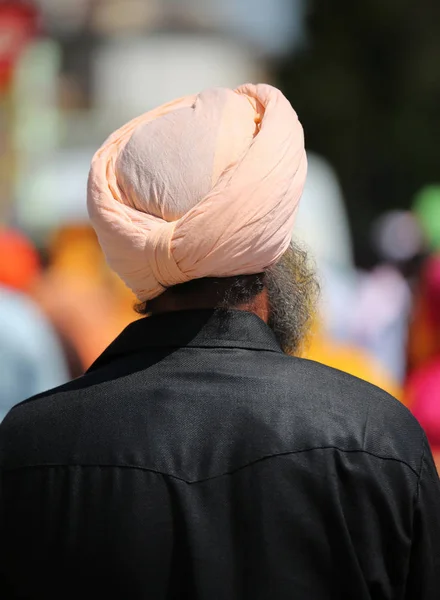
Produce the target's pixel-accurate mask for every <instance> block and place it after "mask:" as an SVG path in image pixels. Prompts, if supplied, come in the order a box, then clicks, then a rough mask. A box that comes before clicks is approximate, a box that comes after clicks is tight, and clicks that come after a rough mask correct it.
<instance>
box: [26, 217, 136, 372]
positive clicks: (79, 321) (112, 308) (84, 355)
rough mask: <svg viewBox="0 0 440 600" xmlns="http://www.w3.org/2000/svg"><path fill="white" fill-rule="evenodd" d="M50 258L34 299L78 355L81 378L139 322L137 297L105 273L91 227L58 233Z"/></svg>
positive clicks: (77, 369)
mask: <svg viewBox="0 0 440 600" xmlns="http://www.w3.org/2000/svg"><path fill="white" fill-rule="evenodd" d="M48 254H49V266H48V269H47V271H46V273H45V275H44V276H43V278H42V280H41V282H40V283H39V285H38V286H37V288H36V290H35V297H36V299H37V300H38V302H39V303H40V305H41V306H42V307H43V309H44V310H45V312H46V313H47V314H48V315H49V317H50V319H51V320H52V322H53V323H54V325H55V327H56V328H57V330H58V331H59V333H60V335H61V336H62V338H63V339H64V340H65V341H66V343H67V344H68V345H69V346H70V348H71V350H72V352H74V353H76V355H77V363H79V364H76V365H75V366H74V367H73V368H74V371H75V372H74V373H73V375H75V376H77V375H80V374H81V373H82V372H84V371H85V370H86V369H87V368H88V367H89V366H90V365H91V364H92V363H93V362H94V360H95V359H96V358H97V357H98V356H99V355H100V354H101V352H103V351H104V349H105V348H106V347H107V346H108V345H109V344H110V342H111V341H112V340H113V339H114V338H115V336H116V335H118V334H119V333H120V332H121V331H122V329H124V327H125V326H126V325H128V323H130V322H131V321H133V320H135V319H136V314H135V312H134V311H133V304H134V297H133V296H132V294H131V292H130V291H129V290H128V288H126V286H125V285H124V284H123V283H122V282H121V281H120V280H119V279H118V278H117V277H116V275H114V274H113V273H112V272H111V271H110V270H109V269H108V268H107V266H106V263H105V260H104V256H103V254H102V251H101V249H100V247H99V245H98V241H97V239H96V234H95V232H94V231H93V229H92V228H91V227H89V226H88V225H83V224H71V225H65V226H63V227H61V228H60V229H58V230H57V231H55V232H54V234H53V236H52V239H51V241H50V243H49V248H48Z"/></svg>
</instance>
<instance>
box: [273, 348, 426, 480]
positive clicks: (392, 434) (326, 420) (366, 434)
mask: <svg viewBox="0 0 440 600" xmlns="http://www.w3.org/2000/svg"><path fill="white" fill-rule="evenodd" d="M278 369H280V370H281V371H283V372H284V373H285V380H284V381H285V382H284V385H285V387H286V388H289V389H290V390H291V392H290V394H291V395H292V397H293V398H292V399H293V402H292V405H291V406H292V410H293V411H295V401H297V402H300V403H301V404H303V407H302V413H303V414H304V415H309V419H308V425H309V429H313V430H314V432H316V431H317V429H318V430H319V432H318V435H319V436H320V439H321V440H322V441H323V442H322V443H323V444H325V443H329V444H331V445H334V446H335V447H337V448H339V449H341V450H347V451H362V452H367V453H370V454H372V455H377V456H378V457H382V458H389V459H396V460H400V461H401V462H404V463H407V464H408V465H409V466H410V467H411V468H413V469H414V470H415V471H417V472H418V471H419V469H420V460H421V456H422V453H423V447H424V439H425V435H424V432H423V430H422V428H421V426H420V425H419V423H418V421H417V420H416V419H415V417H414V416H413V415H412V414H411V412H410V411H409V410H408V409H407V408H406V407H405V406H404V405H403V404H402V403H401V402H399V401H398V400H397V399H396V398H394V397H393V396H391V395H390V394H388V393H387V392H386V391H384V390H382V389H380V388H378V387H376V386H375V385H372V384H371V383H368V382H367V381H364V380H362V379H359V378H357V377H354V376H352V375H349V374H348V373H344V372H342V371H339V370H337V369H334V368H332V367H327V366H325V365H323V364H320V363H317V362H315V361H311V360H307V359H302V358H294V357H289V356H286V357H285V358H283V360H282V361H281V362H280V364H279V366H278ZM276 370H277V369H275V372H276ZM299 390H300V395H301V397H300V398H299V397H298V391H299ZM305 427H307V419H306V423H305Z"/></svg>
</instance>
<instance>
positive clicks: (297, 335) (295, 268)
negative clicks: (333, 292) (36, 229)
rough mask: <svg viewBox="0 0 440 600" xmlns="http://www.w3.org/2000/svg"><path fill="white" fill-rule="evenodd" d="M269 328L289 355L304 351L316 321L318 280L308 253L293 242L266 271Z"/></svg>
mask: <svg viewBox="0 0 440 600" xmlns="http://www.w3.org/2000/svg"><path fill="white" fill-rule="evenodd" d="M265 284H266V286H267V291H268V296H269V305H270V312H269V323H268V324H269V327H270V328H271V329H272V330H273V332H274V333H275V336H276V338H277V340H278V342H279V344H280V346H281V348H282V349H283V351H284V352H285V353H286V354H295V355H299V354H301V352H302V350H303V347H304V345H305V342H306V340H307V333H308V331H309V329H310V326H311V324H312V322H313V317H314V315H315V311H316V305H317V300H318V297H319V283H318V279H317V277H316V274H315V269H314V265H313V264H311V261H310V259H309V256H308V254H307V252H306V251H305V250H304V249H303V248H301V247H300V246H298V245H296V244H294V243H292V244H291V246H290V247H289V249H288V250H287V252H286V253H285V254H284V255H283V257H282V258H281V260H280V261H279V262H278V263H277V264H276V265H274V266H272V267H270V268H269V269H267V270H266V272H265Z"/></svg>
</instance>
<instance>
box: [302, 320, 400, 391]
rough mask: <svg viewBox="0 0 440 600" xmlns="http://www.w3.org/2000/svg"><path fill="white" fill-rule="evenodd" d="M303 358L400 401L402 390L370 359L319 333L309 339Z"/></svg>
mask: <svg viewBox="0 0 440 600" xmlns="http://www.w3.org/2000/svg"><path fill="white" fill-rule="evenodd" d="M303 356H304V358H308V359H309V360H314V361H316V362H319V363H322V364H324V365H327V366H328V367H333V368H334V369H338V370H339V371H344V372H345V373H349V374H350V375H354V376H355V377H358V378H359V379H363V380H364V381H368V382H369V383H372V384H373V385H376V386H377V387H380V388H381V389H383V390H385V391H386V392H388V393H389V394H391V395H392V396H394V397H395V398H397V399H398V400H401V401H402V400H403V394H402V389H401V388H400V386H399V384H398V383H397V382H396V381H395V380H394V379H393V377H392V376H391V375H390V374H389V373H388V372H387V371H386V369H384V367H383V366H382V365H381V364H380V363H379V362H378V361H377V360H376V359H375V358H374V357H373V356H372V355H370V354H369V353H368V352H367V351H366V350H364V349H362V348H360V347H358V346H356V345H354V344H350V343H345V342H337V341H335V340H333V339H332V338H331V337H330V336H328V335H326V334H325V333H324V331H322V330H318V331H316V332H315V333H314V335H312V336H311V338H310V341H309V344H308V346H307V348H306V349H305V351H304V354H303Z"/></svg>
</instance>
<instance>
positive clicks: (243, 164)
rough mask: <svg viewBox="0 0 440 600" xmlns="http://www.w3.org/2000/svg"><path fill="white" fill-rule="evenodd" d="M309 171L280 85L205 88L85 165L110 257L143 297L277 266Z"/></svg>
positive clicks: (130, 129) (141, 120)
mask: <svg viewBox="0 0 440 600" xmlns="http://www.w3.org/2000/svg"><path fill="white" fill-rule="evenodd" d="M306 171H307V160H306V154H305V150H304V136H303V130H302V127H301V124H300V123H299V121H298V117H297V115H296V113H295V111H294V110H293V108H292V106H291V105H290V103H289V102H288V100H287V99H286V98H285V97H284V96H283V94H282V93H281V92H280V91H279V90H277V89H276V88H274V87H272V86H269V85H265V84H259V85H252V84H246V85H243V86H240V87H239V88H237V89H236V90H229V89H223V88H214V89H210V90H207V91H205V92H202V93H200V94H198V95H193V96H187V97H184V98H181V99H178V100H175V101H173V102H170V103H168V104H165V105H163V106H161V107H159V108H157V109H155V110H153V111H150V112H147V113H146V114H144V115H142V116H140V117H138V118H136V119H134V120H132V121H130V122H129V123H127V124H126V125H125V126H123V127H121V128H120V129H118V130H117V131H116V132H115V133H113V134H112V135H111V136H110V137H109V138H108V139H107V141H106V142H105V143H104V144H103V146H102V147H101V148H100V149H99V150H98V151H97V153H96V154H95V156H94V158H93V161H92V166H91V170H90V174H89V183H88V210H89V215H90V218H91V221H92V224H93V226H94V228H95V230H96V233H97V235H98V238H99V241H100V244H101V247H102V249H103V251H104V253H105V255H106V259H107V261H108V263H109V265H110V266H111V267H112V268H113V269H114V270H115V271H116V272H117V273H118V274H119V276H120V277H121V278H122V279H123V280H124V281H125V283H126V284H127V285H128V286H129V287H130V288H131V289H132V290H133V292H134V293H135V294H136V296H137V297H138V299H139V300H141V301H144V300H149V299H152V298H154V297H156V296H158V295H159V294H161V293H162V292H163V291H164V290H165V289H166V288H168V287H170V286H173V285H176V284H179V283H184V282H186V281H189V280H191V279H197V278H201V277H229V276H233V275H246V274H253V273H259V272H262V271H264V270H265V269H266V268H267V267H269V266H271V265H272V264H274V263H275V262H277V261H278V260H279V259H280V258H281V256H282V255H283V254H284V252H285V251H286V250H287V248H288V246H289V244H290V241H291V236H292V229H293V222H294V218H295V214H296V210H297V207H298V202H299V199H300V197H301V193H302V190H303V187H304V183H305V177H306Z"/></svg>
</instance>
